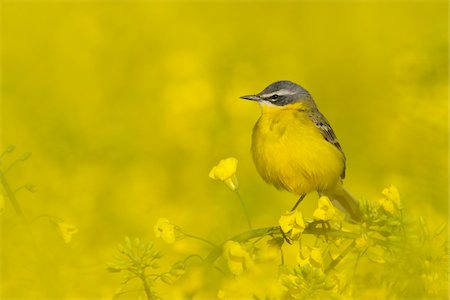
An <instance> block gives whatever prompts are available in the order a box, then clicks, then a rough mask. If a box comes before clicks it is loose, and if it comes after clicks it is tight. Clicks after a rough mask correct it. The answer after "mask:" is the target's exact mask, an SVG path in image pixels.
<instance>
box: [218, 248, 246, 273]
mask: <svg viewBox="0 0 450 300" xmlns="http://www.w3.org/2000/svg"><path fill="white" fill-rule="evenodd" d="M223 257H224V258H225V260H226V261H227V263H228V268H229V269H230V272H231V273H232V274H233V275H240V274H242V273H243V272H244V271H246V270H248V269H249V268H251V267H252V266H253V260H252V259H251V257H250V254H249V253H248V252H247V251H246V250H245V249H244V247H242V244H240V243H238V242H235V241H227V242H226V243H225V244H224V245H223Z"/></svg>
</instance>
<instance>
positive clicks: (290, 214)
mask: <svg viewBox="0 0 450 300" xmlns="http://www.w3.org/2000/svg"><path fill="white" fill-rule="evenodd" d="M278 224H280V227H281V231H283V233H284V234H286V235H289V238H290V239H291V240H294V239H297V238H299V237H300V235H301V233H302V232H303V231H304V230H305V227H306V226H305V222H304V220H303V215H302V213H301V212H300V211H297V210H294V211H287V212H286V213H284V214H283V215H282V216H281V217H280V220H278Z"/></svg>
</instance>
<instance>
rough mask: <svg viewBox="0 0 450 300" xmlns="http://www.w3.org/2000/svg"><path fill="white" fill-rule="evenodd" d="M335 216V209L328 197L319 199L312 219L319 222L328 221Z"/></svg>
mask: <svg viewBox="0 0 450 300" xmlns="http://www.w3.org/2000/svg"><path fill="white" fill-rule="evenodd" d="M335 216H336V209H335V208H334V206H333V204H331V201H330V199H329V198H328V197H326V196H322V197H320V198H319V205H318V208H317V209H316V210H315V211H314V213H313V218H314V219H315V220H320V221H330V220H332V219H334V218H335Z"/></svg>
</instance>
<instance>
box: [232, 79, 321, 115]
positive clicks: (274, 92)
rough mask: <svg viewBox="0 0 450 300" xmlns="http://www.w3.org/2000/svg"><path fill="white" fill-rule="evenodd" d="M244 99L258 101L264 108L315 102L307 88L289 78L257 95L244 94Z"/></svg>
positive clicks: (277, 82)
mask: <svg viewBox="0 0 450 300" xmlns="http://www.w3.org/2000/svg"><path fill="white" fill-rule="evenodd" d="M241 98H242V99H247V100H253V101H257V102H258V103H259V104H260V105H261V106H262V107H263V108H273V109H277V108H287V107H294V106H295V107H297V106H303V105H308V104H313V105H314V101H313V99H312V97H311V95H310V94H309V93H308V91H307V90H305V89H304V88H302V87H301V86H299V85H298V84H296V83H293V82H292V81H288V80H281V81H276V82H274V83H272V84H270V85H269V86H268V87H266V88H265V89H264V90H263V91H262V92H260V93H258V94H255V95H247V96H242V97H241Z"/></svg>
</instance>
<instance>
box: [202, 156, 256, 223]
mask: <svg viewBox="0 0 450 300" xmlns="http://www.w3.org/2000/svg"><path fill="white" fill-rule="evenodd" d="M237 164H238V160H237V159H236V158H234V157H229V158H226V159H222V160H221V161H220V162H219V163H218V164H217V165H216V166H214V167H213V168H212V169H211V171H210V172H209V177H210V178H212V179H214V180H220V181H223V182H224V183H225V184H226V185H227V186H228V187H229V188H230V189H231V190H232V191H233V192H235V193H236V196H237V197H238V198H239V202H241V206H242V209H243V211H244V214H245V218H246V220H247V225H248V228H249V229H251V228H252V223H251V221H250V215H249V213H248V209H247V207H246V205H245V203H244V200H243V199H242V197H241V195H240V194H239V192H238V188H239V183H238V180H237V176H236V169H237Z"/></svg>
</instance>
